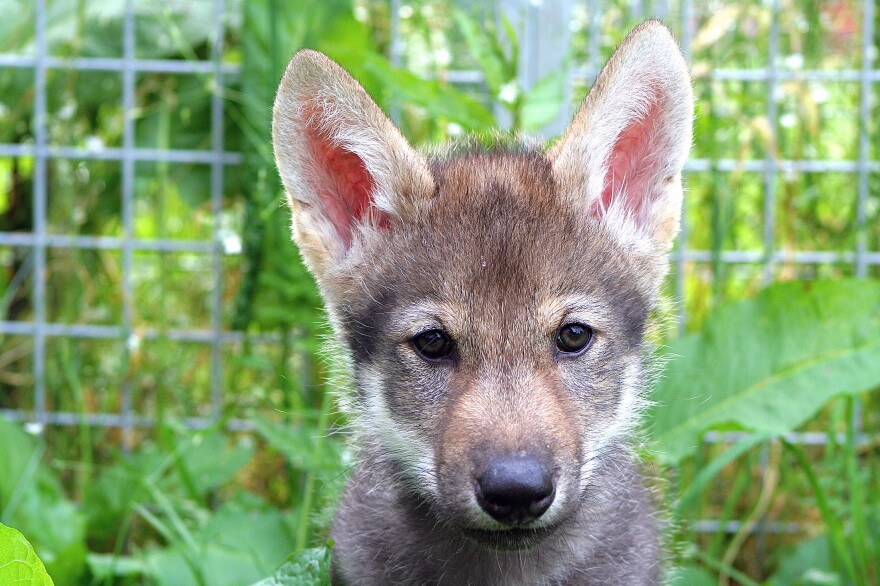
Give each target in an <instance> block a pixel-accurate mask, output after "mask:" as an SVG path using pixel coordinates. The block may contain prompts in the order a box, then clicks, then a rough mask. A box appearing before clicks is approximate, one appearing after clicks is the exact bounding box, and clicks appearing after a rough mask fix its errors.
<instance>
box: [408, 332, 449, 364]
mask: <svg viewBox="0 0 880 586" xmlns="http://www.w3.org/2000/svg"><path fill="white" fill-rule="evenodd" d="M412 346H413V349H414V350H415V351H416V354H418V355H419V356H421V357H422V358H424V359H425V360H428V361H430V362H434V361H437V360H443V359H444V358H449V357H450V356H452V350H453V344H452V339H451V338H450V337H449V335H448V334H447V333H446V332H444V331H443V330H428V331H427V332H422V333H421V334H419V335H418V336H416V337H415V338H413V339H412Z"/></svg>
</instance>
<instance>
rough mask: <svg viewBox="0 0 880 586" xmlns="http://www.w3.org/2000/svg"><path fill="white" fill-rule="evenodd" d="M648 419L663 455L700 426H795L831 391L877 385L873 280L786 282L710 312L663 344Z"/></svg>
mask: <svg viewBox="0 0 880 586" xmlns="http://www.w3.org/2000/svg"><path fill="white" fill-rule="evenodd" d="M668 354H669V356H671V357H676V358H674V359H673V360H672V361H671V362H670V364H669V365H668V368H667V370H666V373H665V376H664V377H663V379H662V381H661V383H660V385H659V388H658V389H657V391H656V393H655V394H654V396H653V399H654V401H655V402H656V405H655V406H654V407H653V408H652V409H651V413H650V416H649V418H648V421H649V422H650V426H651V435H652V437H653V438H654V440H655V441H656V444H657V447H658V449H659V452H660V456H661V458H663V459H664V460H665V461H667V462H670V463H675V462H678V461H680V460H682V459H683V458H685V457H686V456H688V455H689V454H690V453H691V452H692V451H693V450H694V449H695V448H696V446H697V445H698V444H699V442H700V437H701V435H702V434H703V432H705V431H706V430H707V429H710V428H726V429H744V430H750V431H755V432H763V433H770V434H782V433H787V432H790V431H793V430H794V429H796V428H797V427H798V426H799V425H801V424H802V423H804V422H805V421H806V420H807V419H809V418H810V417H811V416H812V415H814V414H815V413H816V412H817V411H818V410H819V409H820V408H822V406H823V405H825V404H826V403H827V402H828V401H829V400H830V399H832V398H833V397H835V396H837V395H839V394H842V393H861V392H864V391H869V390H872V389H876V388H878V387H880V282H878V281H865V280H844V281H829V282H808V283H804V282H793V283H784V284H778V285H774V286H771V287H769V288H768V289H766V290H765V291H763V292H762V293H761V294H760V295H758V296H757V297H756V298H755V299H753V300H748V301H743V302H739V303H735V304H731V305H727V306H725V307H721V308H719V309H718V310H716V311H714V312H712V313H711V314H710V315H709V316H708V317H707V318H706V323H705V326H704V328H703V330H702V331H700V332H698V333H696V334H692V335H688V336H685V337H683V338H681V339H679V340H676V341H675V342H673V343H672V344H670V346H669V349H668Z"/></svg>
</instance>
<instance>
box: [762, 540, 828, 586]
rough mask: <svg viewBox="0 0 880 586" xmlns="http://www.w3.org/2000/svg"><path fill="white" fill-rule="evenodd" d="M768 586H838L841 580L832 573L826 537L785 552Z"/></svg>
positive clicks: (804, 542) (809, 541)
mask: <svg viewBox="0 0 880 586" xmlns="http://www.w3.org/2000/svg"><path fill="white" fill-rule="evenodd" d="M767 584H768V586H782V585H786V586H819V585H820V584H821V585H827V586H838V585H839V584H843V579H842V578H841V576H840V575H839V574H837V573H836V572H835V571H834V568H833V565H832V563H831V553H830V547H829V544H828V537H827V536H826V535H819V536H817V537H814V538H812V539H807V540H806V541H802V542H800V543H799V544H797V545H796V546H795V547H793V548H791V549H789V550H786V551H784V552H783V554H782V560H781V561H780V562H779V569H778V570H777V571H776V573H775V574H773V576H771V577H770V580H769V581H768V582H767Z"/></svg>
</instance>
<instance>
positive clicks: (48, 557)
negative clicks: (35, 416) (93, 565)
mask: <svg viewBox="0 0 880 586" xmlns="http://www.w3.org/2000/svg"><path fill="white" fill-rule="evenodd" d="M0 446H3V449H0V471H2V473H0V522H3V523H8V524H10V525H15V526H16V527H18V528H20V529H21V530H22V531H24V532H25V533H26V534H27V535H28V537H29V538H30V540H31V542H32V543H33V546H34V548H35V549H36V551H38V552H39V555H40V557H41V558H42V560H43V563H45V564H46V567H47V568H48V570H49V572H51V575H52V576H53V577H54V579H55V581H56V582H57V583H58V584H59V586H61V585H63V584H74V583H76V582H77V581H78V578H79V576H80V574H81V573H82V571H83V569H84V568H85V555H86V548H85V519H84V517H83V515H82V513H81V512H80V511H79V510H78V508H77V507H75V506H74V505H73V504H72V503H71V502H69V501H68V500H67V499H66V497H65V496H64V493H63V491H62V489H61V484H60V482H59V481H58V479H57V478H56V477H55V475H53V474H52V472H51V470H50V469H49V468H47V467H45V466H44V465H43V464H42V454H43V450H42V448H41V447H40V446H39V445H38V443H37V442H36V441H35V439H34V438H33V437H31V436H29V435H27V434H26V433H25V432H24V431H22V429H21V427H20V426H19V425H18V424H16V423H13V422H11V421H8V420H6V419H4V418H2V417H0ZM0 584H3V582H2V581H0Z"/></svg>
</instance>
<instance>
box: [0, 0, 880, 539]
mask: <svg viewBox="0 0 880 586" xmlns="http://www.w3.org/2000/svg"><path fill="white" fill-rule="evenodd" d="M211 1H212V2H213V5H214V13H215V15H220V16H219V17H218V18H216V21H215V23H214V31H213V39H212V48H211V58H210V60H207V61H176V60H161V59H138V58H136V56H135V34H134V31H135V27H134V25H135V22H134V21H135V11H134V3H135V0H125V17H124V30H123V32H124V37H125V38H124V50H123V56H122V58H73V59H68V58H60V57H55V56H52V55H49V54H48V50H47V41H46V3H47V0H34V2H35V3H34V10H35V14H36V52H35V55H34V56H24V55H0V71H2V70H3V69H9V68H19V69H21V68H23V69H32V70H33V72H34V89H35V93H34V96H35V97H34V100H35V101H34V120H33V126H34V139H35V141H34V144H0V157H32V158H33V159H34V186H33V206H34V226H33V231H32V232H30V233H23V232H0V246H11V247H23V248H30V249H31V251H32V253H33V271H34V273H33V274H34V275H35V278H34V280H33V283H34V284H33V319H32V321H27V322H24V321H0V335H23V336H29V337H31V338H32V339H33V348H34V350H33V378H34V391H33V392H34V408H33V410H32V411H24V410H9V409H6V410H0V416H3V417H6V418H8V419H11V420H16V421H21V422H25V423H26V424H27V425H28V426H29V427H30V429H32V430H34V431H36V432H39V431H40V430H42V428H43V426H45V425H59V426H74V425H82V424H83V423H85V424H87V425H90V426H98V427H118V428H121V429H122V431H123V438H127V437H130V435H129V434H130V433H131V430H132V429H134V428H138V427H150V426H152V425H154V421H153V420H152V419H151V418H149V417H141V416H136V415H134V414H133V413H132V389H131V388H130V385H129V383H128V382H126V381H123V383H122V388H121V393H122V409H121V412H120V413H117V414H113V413H88V414H81V413H72V412H58V411H50V410H48V409H47V405H46V387H45V383H46V381H45V365H46V352H45V350H46V341H47V339H48V338H51V337H63V338H72V339H107V340H124V341H126V344H125V347H126V351H125V353H126V356H125V360H126V362H128V360H129V358H130V356H129V354H130V351H131V348H132V347H134V345H136V344H137V343H138V342H139V338H143V339H159V338H161V339H167V340H173V341H181V342H196V343H204V344H210V345H211V366H210V368H211V393H210V394H211V406H212V415H211V416H210V417H192V418H189V419H187V420H186V423H187V424H188V425H189V426H191V427H193V428H203V427H206V426H209V425H212V424H214V423H216V422H217V421H218V420H219V418H220V415H221V412H222V404H223V386H222V380H221V378H222V366H223V364H222V348H223V347H224V345H228V344H235V343H240V342H241V341H242V340H243V339H244V337H245V335H244V334H243V333H241V332H234V331H227V330H224V329H223V324H222V321H221V314H222V307H221V301H222V300H221V290H222V287H221V285H222V280H223V274H222V257H223V255H224V254H225V252H224V248H223V244H222V235H221V234H220V230H219V226H220V222H219V218H220V213H221V205H222V195H223V194H222V189H223V175H224V170H225V168H226V167H229V166H236V165H238V164H240V163H241V160H242V158H241V156H240V154H238V153H234V152H228V151H226V150H225V148H224V136H223V132H224V126H225V120H224V113H223V101H224V93H223V83H224V80H225V79H228V78H233V77H235V76H237V75H238V74H239V69H238V67H236V66H230V65H228V64H224V63H223V62H222V41H223V38H224V33H225V30H224V18H223V15H224V14H225V9H226V6H225V0H211ZM389 1H390V4H391V8H392V9H391V14H392V23H391V30H392V35H393V36H394V37H395V38H394V39H393V42H392V43H391V46H392V54H391V58H392V61H393V62H397V63H399V53H398V49H397V47H398V41H399V39H397V35H398V34H399V33H398V31H399V23H398V18H399V16H398V14H399V11H398V8H399V6H400V1H399V0H389ZM510 1H513V2H514V4H516V2H517V0H509V1H508V3H510ZM560 1H565V0H560ZM570 2H571V3H573V2H574V0H570ZM526 4H528V3H526ZM600 4H601V2H600V0H586V6H587V10H588V13H589V14H590V15H595V14H598V12H599V10H600V8H601V6H600ZM632 4H633V6H634V7H635V8H634V11H635V12H638V11H639V10H642V11H644V6H643V5H642V3H641V2H632ZM658 4H660V8H659V9H658V12H659V14H656V16H661V17H663V16H665V15H666V8H667V3H666V2H662V3H658ZM863 6H864V12H863V21H862V64H861V68H860V69H858V70H855V69H849V70H839V71H825V70H798V71H792V70H785V69H780V68H779V67H778V66H777V63H776V62H777V58H778V57H779V22H778V20H779V19H778V16H779V10H780V7H779V1H778V0H773V1H772V2H771V10H772V13H773V20H772V23H771V29H770V55H769V59H768V65H767V66H766V67H765V68H761V69H716V70H713V71H712V72H711V79H712V80H737V81H755V82H764V83H766V84H767V95H768V98H769V99H768V102H767V104H768V105H767V117H768V119H769V120H770V121H771V124H770V128H771V129H775V122H776V121H777V119H778V113H777V111H776V102H775V100H774V99H773V96H774V91H775V89H776V87H777V85H778V84H779V83H780V82H783V81H787V80H803V81H833V82H841V83H858V84H859V86H860V101H859V113H858V114H859V117H860V120H861V121H862V123H861V126H860V129H859V149H858V159H857V160H852V161H835V160H776V159H774V158H773V157H772V155H768V157H767V158H765V159H763V160H747V161H740V160H734V159H722V160H718V161H709V160H705V159H692V160H690V161H689V162H688V163H687V166H686V172H699V171H707V170H712V169H717V170H720V171H734V170H738V171H742V170H745V171H753V172H760V173H762V174H763V179H764V218H765V222H764V227H763V240H764V248H763V250H758V251H746V250H728V251H722V252H721V254H720V261H721V262H722V263H749V264H760V265H762V266H763V268H764V270H763V280H764V282H765V283H769V282H770V281H771V280H772V279H773V267H774V265H776V264H778V263H783V262H785V263H805V264H824V263H848V264H852V265H853V267H854V272H855V274H856V275H857V276H860V277H864V276H867V274H868V270H869V266H876V265H880V251H872V250H868V244H867V236H866V221H867V206H868V197H869V185H868V178H869V175H870V174H872V173H878V172H880V161H877V160H871V159H870V158H869V150H870V143H869V136H868V131H867V129H866V127H865V121H866V120H867V119H868V116H869V115H870V106H871V91H872V88H873V85H874V84H876V83H877V82H878V81H880V70H877V69H873V67H872V63H873V58H874V55H873V52H875V51H876V48H875V47H874V46H873V44H872V43H871V40H872V39H873V36H874V11H875V3H874V1H873V0H866V1H865V2H864V4H863ZM678 7H679V14H680V18H681V21H680V23H679V24H680V41H681V45H682V46H683V47H684V50H685V53H686V57H688V58H689V57H690V53H689V47H690V43H691V40H692V38H693V36H694V26H695V23H694V18H693V13H692V6H691V0H681V1H680V3H679V4H678ZM538 9H539V8H538V6H537V5H535V4H528V6H527V7H526V10H530V11H532V13H529V14H530V16H532V15H536V14H537V12H535V11H537V10H538ZM645 16H648V15H647V14H646V15H645ZM529 22H530V21H529V20H526V21H525V22H524V25H525V26H526V27H528V26H530V25H529ZM589 26H590V29H591V31H593V34H591V35H590V38H591V39H592V40H591V43H590V44H591V46H590V47H589V48H588V50H589V58H588V60H587V65H586V67H584V68H581V69H576V70H574V71H573V72H572V74H571V81H572V82H573V81H588V82H589V81H592V80H593V79H594V78H595V77H596V75H597V74H598V71H599V66H600V65H601V61H600V59H601V56H600V55H599V51H598V43H597V42H595V39H596V38H597V34H598V19H597V18H592V17H591V20H590V24H589ZM524 39H525V41H526V42H540V39H539V38H535V35H534V34H532V35H527V36H525V37H524ZM521 54H522V55H523V59H524V61H525V64H524V67H525V68H528V67H529V63H528V62H527V61H528V58H529V57H528V56H529V51H528V47H527V46H526V47H524V50H523V51H522V53H521ZM52 69H68V70H81V71H108V72H119V73H120V74H121V75H122V96H121V101H122V107H123V116H124V128H123V144H122V147H121V148H104V149H101V150H89V149H87V148H81V147H74V146H63V145H61V146H56V145H50V144H49V140H48V136H47V132H46V116H47V107H46V79H47V72H48V71H49V70H52ZM145 72H149V73H168V74H193V73H198V74H204V75H206V76H209V77H210V79H211V81H212V87H213V88H215V91H214V92H213V94H212V97H211V148H210V150H162V149H146V148H136V147H135V136H134V106H135V103H134V95H135V81H136V80H135V76H136V74H138V73H145ZM449 79H450V81H452V82H453V83H479V82H480V81H481V80H482V76H481V74H480V73H479V72H475V71H453V72H451V73H450V75H449ZM570 114H571V112H570V111H569V112H566V113H565V116H569V115H570ZM772 131H774V132H775V130H772ZM60 158H63V159H75V160H103V161H118V162H120V163H121V167H122V193H121V198H122V212H121V214H122V226H123V235H122V236H121V237H101V236H78V235H55V234H49V233H47V229H46V228H47V225H46V224H47V187H48V186H47V164H48V161H50V160H51V159H60ZM141 161H162V162H171V163H202V164H206V165H209V166H210V169H211V178H210V202H211V210H212V214H213V217H214V220H215V227H214V234H213V238H212V239H211V240H176V239H150V240H146V239H137V238H135V237H134V236H133V211H132V204H133V199H134V180H135V164H136V163H137V162H141ZM780 172H807V173H823V172H839V173H850V174H854V175H855V176H856V177H857V182H858V183H857V185H858V187H857V192H856V194H857V195H856V197H857V201H856V223H857V227H858V230H859V232H858V236H857V240H856V248H855V250H852V251H836V252H833V251H785V250H778V249H777V248H776V247H775V246H774V232H775V216H774V202H775V185H774V183H775V178H776V175H777V174H778V173H780ZM685 205H686V204H685ZM682 218H683V221H684V220H686V218H687V216H686V214H683V215H682ZM688 233H689V231H688V226H687V224H686V223H684V225H683V226H682V231H681V234H680V236H679V240H678V246H677V248H676V250H675V251H674V252H673V253H672V254H671V260H672V264H673V266H674V267H675V268H676V269H677V270H676V272H675V301H676V307H678V308H679V311H680V312H681V313H680V314H679V316H678V318H679V324H683V323H684V322H685V320H686V316H685V315H684V314H683V308H684V303H683V298H684V270H683V269H684V266H685V264H686V263H688V262H694V261H703V262H704V261H710V260H712V259H713V258H714V257H713V255H712V253H711V252H710V251H706V250H690V249H688V246H687V244H688ZM49 248H61V249H92V250H114V251H120V252H121V254H122V283H123V291H122V298H123V302H122V307H123V312H122V319H121V323H119V324H117V325H112V326H99V325H87V324H59V323H49V322H47V321H46V253H47V249H49ZM135 251H157V252H158V251H161V252H198V253H204V254H210V255H211V259H212V273H213V278H214V282H213V289H212V294H211V295H212V297H211V315H210V322H211V327H210V328H208V329H172V330H161V331H159V330H158V329H146V330H140V329H139V330H138V331H137V332H135V331H134V329H133V327H132V314H133V312H132V307H133V298H132V297H133V293H132V258H133V253H134V252H135ZM226 425H227V427H228V428H230V429H233V430H249V429H252V426H251V424H250V423H249V422H248V421H247V420H242V419H231V420H229V421H227V422H226ZM737 437H738V436H736V434H733V435H731V434H719V433H710V434H707V436H706V438H705V441H707V442H710V443H714V442H728V441H731V440H734V439H736V438H737ZM789 439H791V440H793V441H797V442H800V443H802V444H809V445H814V444H824V443H825V442H826V441H827V434H824V433H802V434H793V435H791V436H790V438H789ZM862 439H863V440H864V438H862ZM126 443H127V442H126V441H125V440H124V441H123V446H125V444H126ZM739 528H740V524H739V522H737V521H734V522H731V523H728V524H726V525H724V526H722V525H721V524H720V523H719V522H718V521H712V520H706V521H698V522H696V523H695V524H694V529H695V530H697V531H705V532H714V531H737V530H739ZM795 529H796V528H793V526H789V525H781V524H780V525H779V526H776V525H768V526H766V527H764V530H766V531H782V532H788V531H793V530H795Z"/></svg>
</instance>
